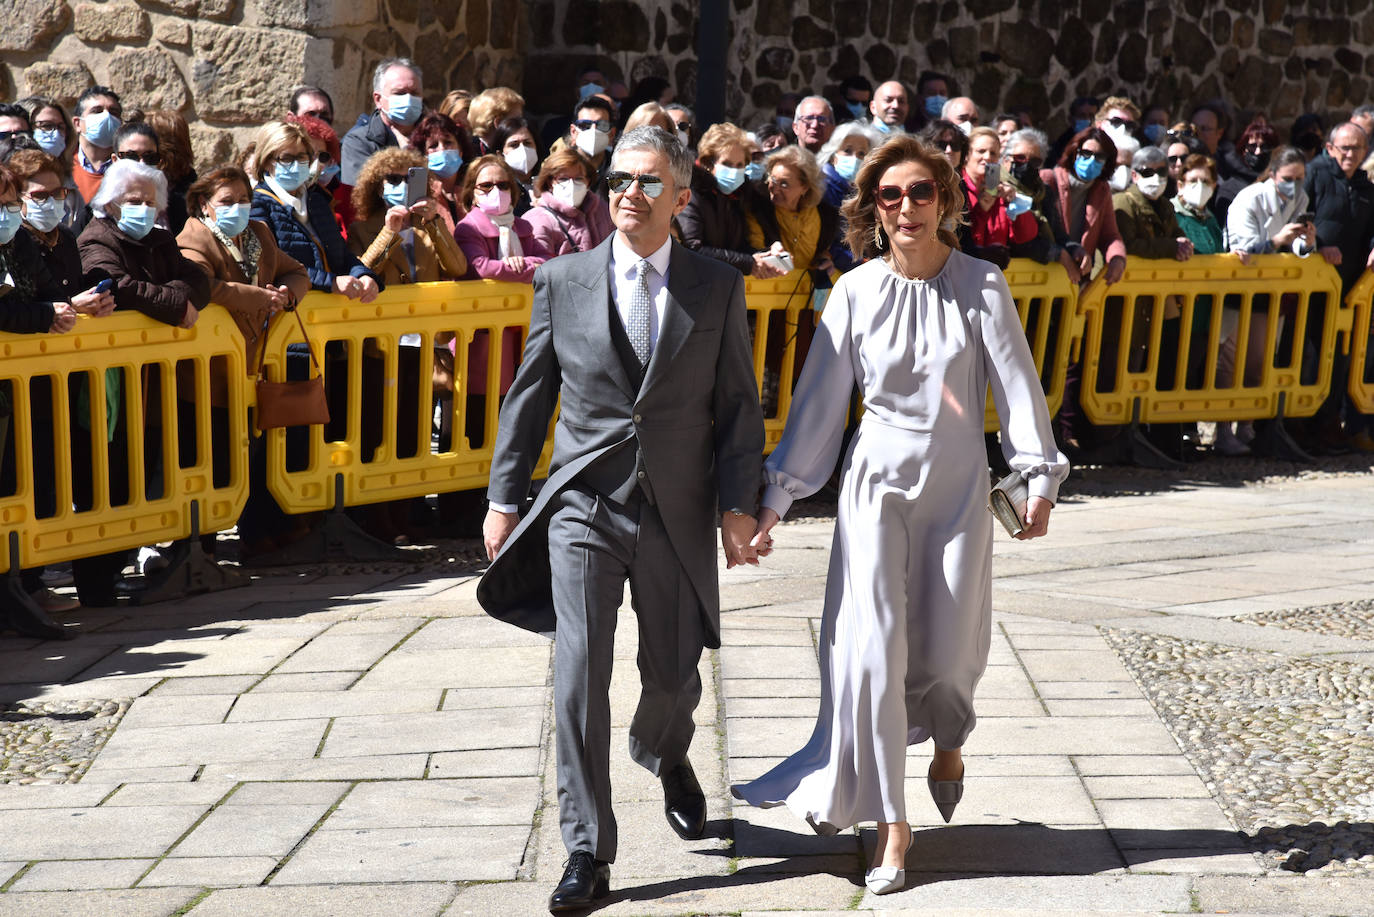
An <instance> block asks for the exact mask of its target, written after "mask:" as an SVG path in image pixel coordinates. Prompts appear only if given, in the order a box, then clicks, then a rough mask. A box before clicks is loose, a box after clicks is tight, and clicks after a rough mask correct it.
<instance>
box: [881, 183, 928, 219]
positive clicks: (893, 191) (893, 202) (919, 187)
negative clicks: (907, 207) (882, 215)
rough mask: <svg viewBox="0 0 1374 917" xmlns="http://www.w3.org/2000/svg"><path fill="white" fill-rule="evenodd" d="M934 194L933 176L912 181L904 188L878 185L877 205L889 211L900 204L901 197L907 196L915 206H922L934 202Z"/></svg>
mask: <svg viewBox="0 0 1374 917" xmlns="http://www.w3.org/2000/svg"><path fill="white" fill-rule="evenodd" d="M935 194H936V186H935V179H933V178H927V179H925V180H924V181H918V182H912V183H911V184H910V185H907V187H906V189H905V190H903V189H901V188H899V187H897V186H896V185H880V186H879V187H878V206H879V207H881V208H882V209H883V210H886V211H889V212H891V211H893V210H896V209H897V208H899V207H901V206H902V198H907V199H908V200H910V201H911V203H913V204H915V205H916V206H917V207H923V206H925V205H926V204H929V203H932V202H934V200H935Z"/></svg>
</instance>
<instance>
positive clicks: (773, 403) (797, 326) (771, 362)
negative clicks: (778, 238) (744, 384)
mask: <svg viewBox="0 0 1374 917" xmlns="http://www.w3.org/2000/svg"><path fill="white" fill-rule="evenodd" d="M814 294H815V287H814V286H813V284H812V282H811V276H810V274H809V272H807V271H797V272H795V273H794V274H792V275H788V276H784V277H774V278H770V279H768V280H759V279H757V278H754V277H745V278H744V295H745V305H746V307H747V309H748V311H749V328H750V332H751V333H752V335H753V345H754V381H756V382H757V383H758V385H759V394H760V397H761V398H762V400H763V406H764V418H763V442H764V447H763V448H764V453H765V454H767V453H769V452H772V451H773V448H774V447H775V446H776V445H777V444H778V441H779V440H781V439H782V431H783V428H784V427H785V426H786V425H787V412H788V409H789V408H790V407H791V405H792V393H793V387H794V385H795V383H796V379H797V376H798V375H799V373H800V372H801V364H802V361H803V360H804V359H805V349H806V346H807V345H809V343H810V340H811V332H812V331H813V330H814V324H813V323H812V320H813V317H814V318H815V319H816V320H819V317H818V316H814V310H813V309H812V303H813V297H814ZM799 345H800V348H799ZM799 349H800V350H801V359H799V358H798V351H799Z"/></svg>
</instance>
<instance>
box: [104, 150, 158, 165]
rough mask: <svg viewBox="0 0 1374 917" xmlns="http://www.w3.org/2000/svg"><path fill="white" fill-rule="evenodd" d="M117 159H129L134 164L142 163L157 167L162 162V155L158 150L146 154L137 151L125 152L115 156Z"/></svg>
mask: <svg viewBox="0 0 1374 917" xmlns="http://www.w3.org/2000/svg"><path fill="white" fill-rule="evenodd" d="M114 158H115V159H128V160H130V161H133V162H141V163H143V164H144V165H145V166H155V165H157V164H158V163H160V162H162V154H161V153H159V152H157V151H156V150H149V151H148V152H146V153H139V152H137V151H135V150H123V151H121V152H118V153H115V154H114Z"/></svg>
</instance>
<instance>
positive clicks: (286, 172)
mask: <svg viewBox="0 0 1374 917" xmlns="http://www.w3.org/2000/svg"><path fill="white" fill-rule="evenodd" d="M309 177H310V166H309V165H307V164H306V163H303V162H282V161H281V160H278V161H277V164H276V165H274V166H273V167H272V178H273V179H274V180H275V181H276V183H277V184H279V185H281V186H282V188H284V189H285V190H286V191H287V193H288V194H295V193H296V191H297V189H299V188H300V186H301V185H303V184H305V180H306V179H307V178H309Z"/></svg>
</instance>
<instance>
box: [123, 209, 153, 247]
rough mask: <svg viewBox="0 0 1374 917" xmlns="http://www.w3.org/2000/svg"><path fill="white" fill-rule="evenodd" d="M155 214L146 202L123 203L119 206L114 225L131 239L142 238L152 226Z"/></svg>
mask: <svg viewBox="0 0 1374 917" xmlns="http://www.w3.org/2000/svg"><path fill="white" fill-rule="evenodd" d="M156 218H157V214H156V213H154V212H153V208H152V207H150V206H148V205H147V204H123V205H121V206H120V208H119V219H118V220H116V221H115V225H116V226H118V227H119V230H120V232H122V233H124V235H126V236H128V237H129V238H131V239H142V238H143V237H144V236H146V235H147V234H148V233H149V231H150V230H151V229H152V228H153V220H154V219H156Z"/></svg>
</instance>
